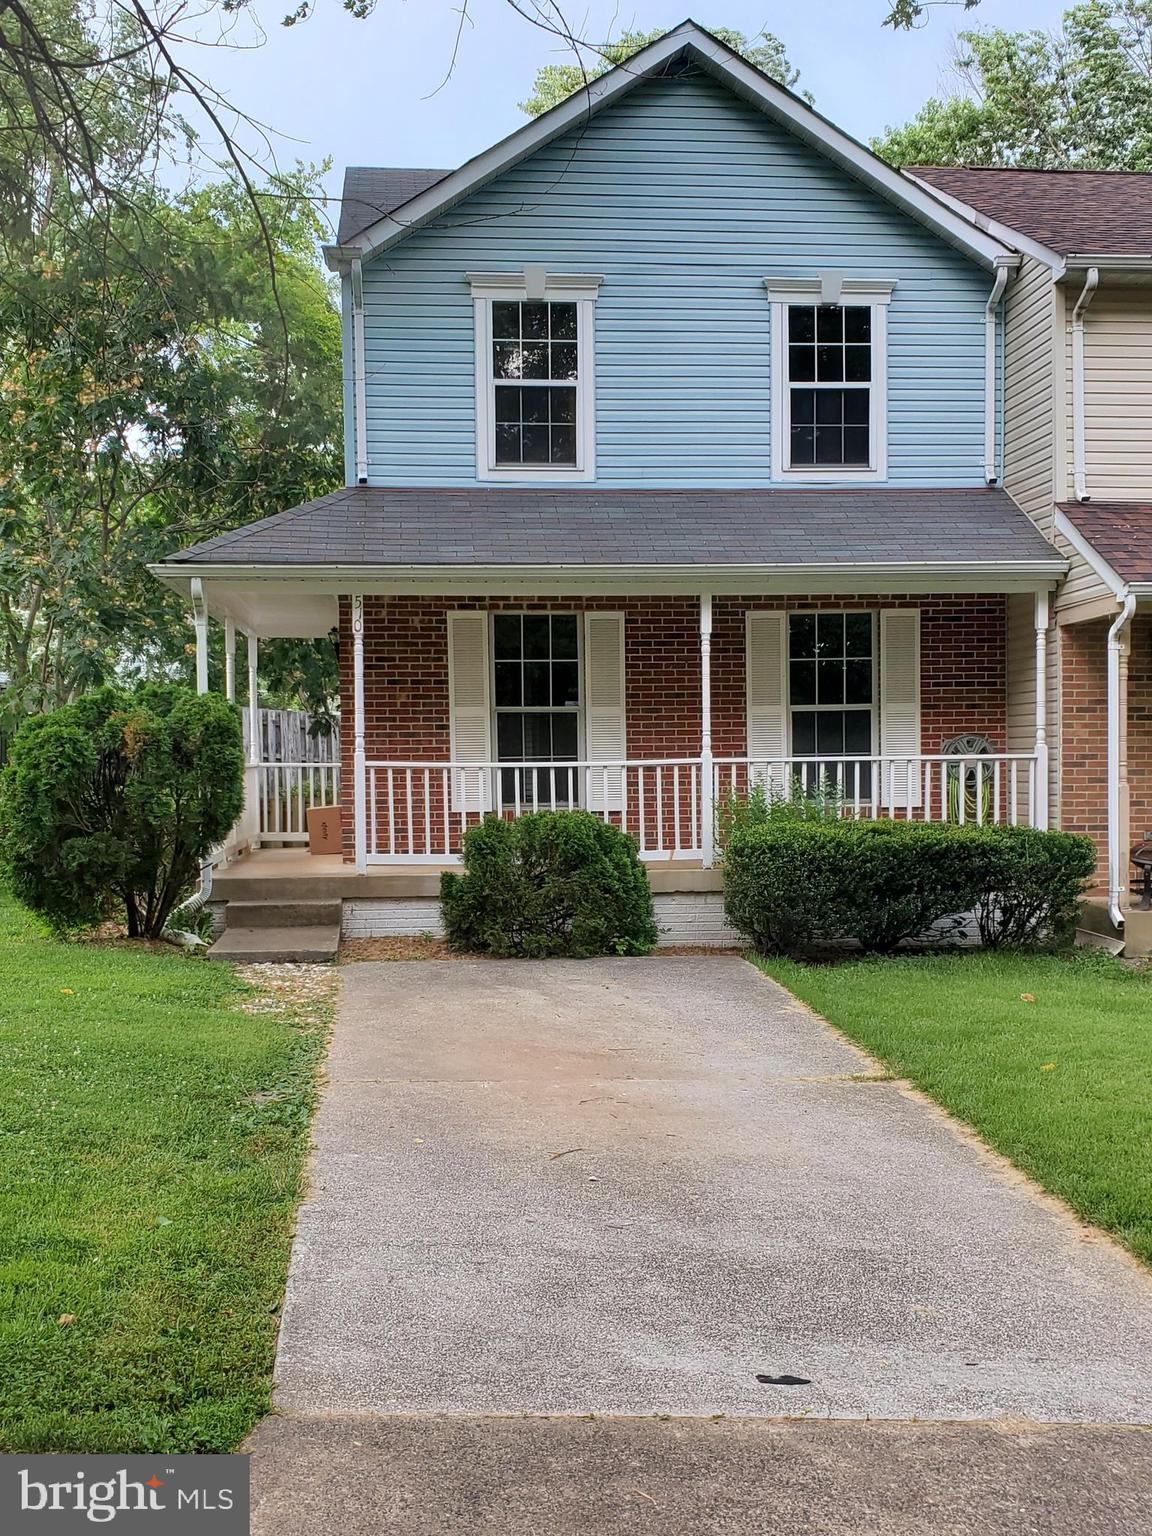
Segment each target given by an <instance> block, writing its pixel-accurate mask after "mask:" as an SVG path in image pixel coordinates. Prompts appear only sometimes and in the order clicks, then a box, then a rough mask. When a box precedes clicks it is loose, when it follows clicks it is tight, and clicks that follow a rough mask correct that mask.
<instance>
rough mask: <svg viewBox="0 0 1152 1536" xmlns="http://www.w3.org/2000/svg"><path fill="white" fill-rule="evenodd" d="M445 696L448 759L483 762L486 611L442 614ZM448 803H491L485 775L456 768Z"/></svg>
mask: <svg viewBox="0 0 1152 1536" xmlns="http://www.w3.org/2000/svg"><path fill="white" fill-rule="evenodd" d="M448 700H449V710H450V740H451V752H452V761H453V762H454V763H487V762H490V761H491V757H492V715H491V710H490V709H489V705H488V615H487V614H486V613H482V612H470V611H467V610H462V611H461V612H459V613H450V614H449V615H448ZM452 808H453V809H454V810H457V811H488V810H491V808H492V785H491V774H490V773H489V772H488V771H487V770H486V769H482V768H473V769H467V768H461V769H458V770H457V771H455V772H454V773H453V774H452Z"/></svg>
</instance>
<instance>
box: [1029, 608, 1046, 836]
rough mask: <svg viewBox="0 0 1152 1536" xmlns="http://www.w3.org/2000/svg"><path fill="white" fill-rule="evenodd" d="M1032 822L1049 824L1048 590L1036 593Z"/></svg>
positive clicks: (1042, 828) (1042, 826)
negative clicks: (1034, 737) (1034, 777)
mask: <svg viewBox="0 0 1152 1536" xmlns="http://www.w3.org/2000/svg"><path fill="white" fill-rule="evenodd" d="M1033 795H1034V803H1033V806H1032V825H1033V826H1034V827H1039V828H1040V829H1041V830H1042V831H1043V830H1045V829H1046V828H1047V826H1048V593H1047V592H1046V591H1044V592H1037V593H1036V786H1035V789H1034V791H1033Z"/></svg>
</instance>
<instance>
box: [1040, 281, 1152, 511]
mask: <svg viewBox="0 0 1152 1536" xmlns="http://www.w3.org/2000/svg"><path fill="white" fill-rule="evenodd" d="M1077 297H1078V285H1076V284H1075V283H1073V284H1070V285H1069V287H1068V289H1067V292H1066V302H1067V305H1068V308H1069V315H1070V314H1071V307H1072V306H1073V305H1074V304H1075V303H1076V299H1077ZM1070 344H1071V343H1070V338H1069V343H1068V345H1069V348H1070ZM1068 368H1069V377H1070V374H1071V364H1070V362H1069V364H1068ZM1066 399H1067V412H1066V416H1065V422H1066V433H1067V442H1066V447H1065V453H1066V456H1067V462H1068V464H1069V465H1070V464H1071V456H1072V450H1071V441H1070V437H1071V430H1072V400H1071V383H1070V382H1069V388H1068V394H1067V396H1066ZM1084 448H1085V468H1086V474H1087V485H1088V494H1089V496H1090V497H1091V498H1092V500H1093V501H1146V500H1147V499H1148V497H1149V495H1150V494H1152V291H1149V290H1148V289H1147V288H1138V287H1129V286H1115V287H1112V286H1110V285H1109V282H1108V279H1107V278H1106V277H1105V278H1103V279H1102V281H1101V285H1100V290H1099V292H1098V293H1097V294H1096V297H1095V299H1094V300H1093V301H1092V304H1091V306H1090V307H1089V309H1088V311H1087V313H1086V315H1085V320H1084ZM1069 477H1070V471H1069ZM1073 494H1074V488H1073V486H1072V485H1071V484H1070V483H1069V484H1068V485H1067V487H1066V489H1064V490H1063V491H1062V492H1061V495H1060V497H1059V498H1058V499H1059V500H1061V501H1064V500H1067V499H1069V498H1071V497H1072V495H1073Z"/></svg>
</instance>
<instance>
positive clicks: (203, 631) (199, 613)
mask: <svg viewBox="0 0 1152 1536" xmlns="http://www.w3.org/2000/svg"><path fill="white" fill-rule="evenodd" d="M191 594H192V622H193V624H194V625H195V626H196V692H197V693H207V692H208V601H207V599H206V598H205V596H204V583H203V582H202V581H201V580H200V578H199V576H193V578H192V586H191Z"/></svg>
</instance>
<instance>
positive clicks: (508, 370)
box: [492, 300, 580, 469]
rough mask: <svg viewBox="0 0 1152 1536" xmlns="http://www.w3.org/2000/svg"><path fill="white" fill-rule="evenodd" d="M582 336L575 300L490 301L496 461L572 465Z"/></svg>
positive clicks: (499, 462) (574, 449)
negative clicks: (572, 301) (572, 302)
mask: <svg viewBox="0 0 1152 1536" xmlns="http://www.w3.org/2000/svg"><path fill="white" fill-rule="evenodd" d="M579 384H580V337H579V334H578V327H577V324H576V306H575V304H550V303H548V302H547V301H546V300H545V301H543V302H540V303H535V304H521V303H518V302H515V301H514V302H512V303H496V302H494V303H493V305H492V387H493V391H494V393H495V402H496V410H495V418H496V423H495V424H496V442H495V450H496V451H495V455H494V459H495V465H496V467H497V468H499V467H501V466H504V465H509V464H528V465H543V464H556V465H560V466H562V467H564V466H566V467H567V468H569V469H575V468H576V467H577V463H578V460H577V455H576V427H577V416H578V415H579V410H580V402H579V393H580V391H579Z"/></svg>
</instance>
